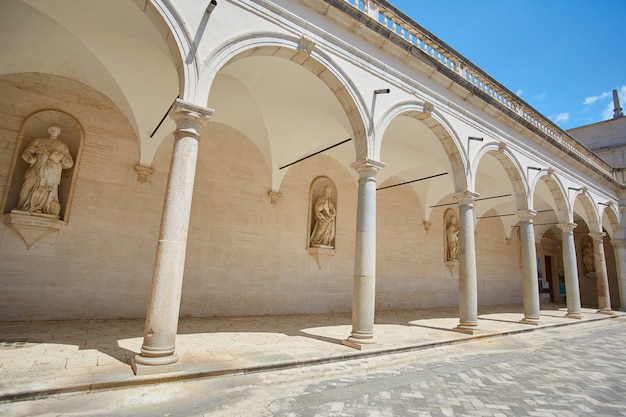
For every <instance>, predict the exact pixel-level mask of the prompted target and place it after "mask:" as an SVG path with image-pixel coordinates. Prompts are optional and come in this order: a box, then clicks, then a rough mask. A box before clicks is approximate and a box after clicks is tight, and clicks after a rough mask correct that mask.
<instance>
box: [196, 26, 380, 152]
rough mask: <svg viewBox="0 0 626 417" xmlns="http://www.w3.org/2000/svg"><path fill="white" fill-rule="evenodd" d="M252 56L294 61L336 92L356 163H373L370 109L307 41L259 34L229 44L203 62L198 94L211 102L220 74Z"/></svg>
mask: <svg viewBox="0 0 626 417" xmlns="http://www.w3.org/2000/svg"><path fill="white" fill-rule="evenodd" d="M251 56H273V57H277V58H282V59H285V60H288V61H292V62H294V63H296V64H298V65H300V66H302V67H304V68H306V69H307V70H308V71H310V72H311V73H312V74H314V75H315V76H316V77H318V78H319V79H320V80H321V81H322V82H323V83H324V84H326V85H327V86H328V88H329V89H330V90H331V91H332V92H333V94H334V95H335V97H336V98H337V100H338V101H339V103H340V104H341V106H342V107H343V109H344V111H345V113H346V116H347V118H348V121H349V123H350V126H351V128H352V133H353V134H354V138H353V139H354V142H355V143H354V145H355V152H356V160H360V159H365V158H369V159H373V158H372V145H371V143H370V142H371V138H369V137H368V132H367V129H366V120H367V119H368V116H367V105H366V104H365V101H364V100H363V97H362V96H361V94H360V93H359V91H358V90H357V88H356V87H355V86H354V84H353V83H352V81H350V78H349V77H348V76H347V75H346V74H345V73H344V72H343V71H342V70H341V69H340V68H339V66H338V65H337V64H336V63H335V62H333V60H332V58H331V57H330V56H328V55H327V54H325V53H324V52H323V51H321V50H320V49H319V48H315V44H314V42H312V41H310V40H308V39H307V38H305V37H301V38H296V37H292V36H288V35H283V34H279V33H272V32H266V33H258V32H257V33H253V34H247V35H244V36H240V37H236V38H233V39H231V40H229V41H228V42H226V43H224V44H222V45H221V46H220V47H218V48H217V50H216V52H215V53H214V54H213V55H211V56H209V57H208V58H207V59H206V60H205V61H204V65H205V66H204V68H203V70H202V74H201V77H200V81H199V85H198V94H199V95H200V96H202V97H206V99H207V100H208V97H209V94H210V90H211V87H212V85H213V82H214V80H215V77H216V76H217V74H218V73H219V71H220V70H221V69H222V68H224V67H225V66H226V65H228V64H230V63H233V62H235V61H237V60H239V59H243V58H247V57H251ZM203 105H206V103H203Z"/></svg>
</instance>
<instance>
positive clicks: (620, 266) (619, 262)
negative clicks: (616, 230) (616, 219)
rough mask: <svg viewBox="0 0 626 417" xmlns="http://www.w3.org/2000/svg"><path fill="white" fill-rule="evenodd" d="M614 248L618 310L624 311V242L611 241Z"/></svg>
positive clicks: (625, 289)
mask: <svg viewBox="0 0 626 417" xmlns="http://www.w3.org/2000/svg"><path fill="white" fill-rule="evenodd" d="M611 244H612V245H613V247H614V248H615V263H616V266H617V282H618V284H619V309H620V311H626V240H622V239H616V240H611Z"/></svg>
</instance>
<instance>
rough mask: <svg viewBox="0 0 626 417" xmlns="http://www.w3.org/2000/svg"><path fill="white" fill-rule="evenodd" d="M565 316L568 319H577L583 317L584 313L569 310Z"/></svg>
mask: <svg viewBox="0 0 626 417" xmlns="http://www.w3.org/2000/svg"><path fill="white" fill-rule="evenodd" d="M564 317H567V318H568V319H576V320H580V319H582V318H583V315H582V314H580V313H570V312H568V313H567V314H565V316H564Z"/></svg>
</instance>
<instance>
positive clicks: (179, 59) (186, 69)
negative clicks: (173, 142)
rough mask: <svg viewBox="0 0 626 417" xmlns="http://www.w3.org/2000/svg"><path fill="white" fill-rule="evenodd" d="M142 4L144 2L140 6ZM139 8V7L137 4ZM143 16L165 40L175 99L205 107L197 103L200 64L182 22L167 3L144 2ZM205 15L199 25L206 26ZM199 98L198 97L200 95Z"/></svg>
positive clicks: (158, 1) (206, 17) (160, 1)
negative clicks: (174, 76) (173, 75)
mask: <svg viewBox="0 0 626 417" xmlns="http://www.w3.org/2000/svg"><path fill="white" fill-rule="evenodd" d="M142 4H143V3H142ZM137 6H138V7H139V4H138V5H137ZM142 10H143V12H144V14H145V15H146V17H147V18H148V19H149V20H150V21H151V22H152V23H153V24H154V26H156V27H157V28H158V29H159V32H160V33H161V34H162V36H163V40H165V41H166V43H167V45H168V47H169V49H170V54H171V57H172V59H173V60H174V64H175V67H176V71H177V72H178V90H179V95H178V97H179V98H180V99H181V100H185V101H188V102H190V103H193V104H197V105H201V106H203V105H205V104H206V103H202V102H200V101H197V100H196V99H197V98H198V96H197V94H196V92H197V90H198V89H197V83H198V80H199V70H198V68H199V64H198V60H197V57H196V54H195V48H194V47H193V46H192V45H193V42H192V39H191V38H190V37H189V33H187V31H186V30H184V28H185V23H184V22H183V20H182V19H181V17H180V15H179V14H178V12H177V11H176V8H175V7H174V6H173V5H172V4H171V2H169V1H163V0H154V1H148V2H145V7H144V8H143V9H142ZM207 20H208V15H206V14H205V15H203V17H202V22H201V25H206V22H207ZM168 39H172V40H173V42H172V41H171V40H170V41H168ZM200 97H201V96H200Z"/></svg>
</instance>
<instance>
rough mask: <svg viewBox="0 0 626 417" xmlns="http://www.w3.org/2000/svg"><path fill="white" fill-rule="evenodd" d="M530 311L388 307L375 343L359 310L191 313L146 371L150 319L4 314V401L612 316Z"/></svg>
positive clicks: (0, 362) (0, 339) (0, 394)
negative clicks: (161, 358)
mask: <svg viewBox="0 0 626 417" xmlns="http://www.w3.org/2000/svg"><path fill="white" fill-rule="evenodd" d="M522 311H523V309H522V306H519V305H513V306H486V307H481V308H480V309H479V327H480V332H478V333H477V334H474V335H467V334H463V333H458V332H455V331H453V330H452V329H453V328H454V327H455V326H456V325H457V324H458V310H457V309H456V308H442V309H430V310H411V311H389V312H379V313H377V314H376V325H375V334H376V335H377V339H378V342H379V343H380V344H379V345H378V346H377V347H376V348H374V349H372V350H366V351H358V350H355V349H352V348H349V347H346V346H343V345H342V344H341V340H342V339H345V338H346V337H347V336H348V335H349V334H350V330H351V324H350V322H351V319H350V314H321V315H291V316H260V317H227V318H221V317H217V318H194V319H188V318H183V319H181V320H180V324H179V328H178V338H177V353H178V355H179V356H180V359H181V362H182V364H183V370H182V371H179V372H172V373H168V374H158V375H143V376H135V375H134V374H133V372H132V370H131V367H130V365H129V363H130V360H131V359H132V358H133V357H134V356H135V355H136V354H137V353H138V352H139V349H140V347H141V344H142V341H143V325H144V320H85V321H46V322H0V402H2V401H11V400H17V399H28V398H34V397H40V396H46V395H52V394H58V393H63V392H77V391H90V390H95V389H105V388H114V387H123V386H132V385H140V384H149V383H157V382H163V381H167V380H181V379H186V378H197V377H210V376H218V375H225V374H239V373H246V372H257V371H262V370H270V369H279V368H286V367H294V366H300V365H304V364H314V363H324V362H333V361H340V360H345V359H350V358H354V357H358V356H364V355H370V356H371V355H381V354H385V353H391V352H402V351H410V350H416V349H424V348H428V347H433V346H440V345H442V344H450V343H457V342H462V341H464V340H468V339H475V338H480V337H490V336H497V335H502V334H513V333H522V332H526V331H532V330H537V329H540V328H549V327H554V326H563V325H570V324H576V323H580V322H589V321H593V320H606V319H610V318H611V316H607V315H603V314H597V313H596V312H595V310H594V309H583V317H582V319H581V320H576V319H570V318H565V317H564V314H565V311H566V310H565V308H564V307H563V306H559V305H543V306H542V310H541V314H542V320H543V324H542V325H540V326H535V325H528V324H522V323H520V322H519V320H520V319H521V318H522V317H523V314H522ZM615 314H616V315H618V316H622V315H624V314H625V313H621V312H616V313H615ZM548 331H549V330H548Z"/></svg>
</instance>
